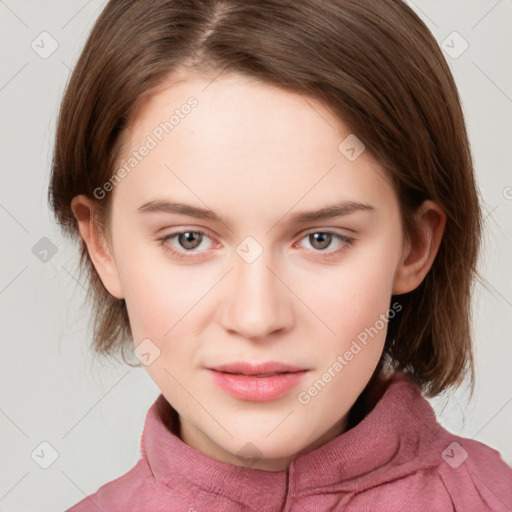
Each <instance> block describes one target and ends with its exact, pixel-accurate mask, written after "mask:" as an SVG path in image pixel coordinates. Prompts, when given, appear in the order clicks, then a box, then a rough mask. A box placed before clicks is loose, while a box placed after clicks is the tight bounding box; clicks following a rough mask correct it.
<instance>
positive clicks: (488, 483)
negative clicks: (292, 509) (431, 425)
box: [437, 434, 512, 512]
mask: <svg viewBox="0 0 512 512" xmlns="http://www.w3.org/2000/svg"><path fill="white" fill-rule="evenodd" d="M446 437H447V440H448V441H450V443H449V444H447V446H446V448H445V449H444V450H443V451H442V452H441V458H442V462H440V464H439V466H438V470H437V472H438V478H439V479H440V480H441V481H442V483H443V486H444V487H445V488H446V492H447V494H448V495H449V496H450V498H451V500H452V502H453V504H454V509H455V510H474V511H475V512H477V511H480V510H493V511H494V510H496V511H510V510H512V468H510V467H509V466H508V465H507V464H506V463H505V461H504V460H503V459H502V457H501V456H500V453H499V452H498V451H497V450H495V449H493V448H491V447H490V446H487V445H485V444H483V443H481V442H479V441H475V440H474V439H468V438H463V437H459V436H455V435H453V434H449V435H448V436H446Z"/></svg>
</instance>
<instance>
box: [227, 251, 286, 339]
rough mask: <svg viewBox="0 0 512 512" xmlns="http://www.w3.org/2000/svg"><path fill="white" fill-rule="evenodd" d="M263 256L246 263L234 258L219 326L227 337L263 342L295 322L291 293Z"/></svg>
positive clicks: (236, 256) (264, 254)
mask: <svg viewBox="0 0 512 512" xmlns="http://www.w3.org/2000/svg"><path fill="white" fill-rule="evenodd" d="M265 256H266V253H265V251H264V252H263V254H262V255H260V257H259V258H258V259H257V260H256V261H253V262H252V263H247V262H246V261H244V260H243V259H242V258H240V257H239V256H238V255H236V254H235V255H234V266H235V268H234V269H233V271H232V272H230V277H229V278H228V279H229V280H230V281H229V282H230V287H229V290H228V292H227V294H226V299H225V301H224V302H223V304H222V306H221V311H220V323H221V325H222V327H223V328H224V329H225V330H226V331H227V332H229V333H230V334H238V335H239V336H243V337H244V338H246V339H251V340H259V341H262V340H266V339H268V338H269V337H270V335H271V334H275V333H277V332H285V331H286V330H288V329H289V328H290V327H291V326H292V324H293V322H294V311H293V304H292V298H293V293H292V292H291V291H290V289H289V288H288V287H287V284H288V283H286V284H285V282H283V281H285V279H283V278H282V277H281V276H279V275H278V272H276V271H275V270H274V269H273V268H271V267H272V265H271V262H270V261H269V259H268V258H266V257H265Z"/></svg>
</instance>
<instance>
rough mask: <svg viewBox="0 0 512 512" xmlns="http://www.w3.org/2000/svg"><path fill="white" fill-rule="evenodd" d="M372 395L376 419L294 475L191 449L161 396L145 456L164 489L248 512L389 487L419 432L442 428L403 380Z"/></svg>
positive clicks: (296, 466)
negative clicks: (328, 492) (298, 499)
mask: <svg viewBox="0 0 512 512" xmlns="http://www.w3.org/2000/svg"><path fill="white" fill-rule="evenodd" d="M369 391H370V394H369V395H368V402H367V407H368V410H370V412H368V413H367V414H366V416H365V417H364V418H363V419H362V420H361V421H360V422H359V423H357V425H355V426H354V427H353V428H350V429H349V430H347V431H345V432H344V433H343V434H341V435H339V436H338V437H336V438H334V439H333V440H331V441H330V442H328V443H326V444H324V445H323V446H321V447H319V448H317V449H315V450H313V451H310V452H308V453H305V454H299V455H296V456H295V457H294V458H293V459H292V460H291V462H290V465H289V468H288V470H282V471H264V470H258V469H253V468H248V467H243V466H236V465H234V464H228V463H226V462H222V461H219V460H217V459H214V458H212V457H210V456H208V455H205V454H203V453H202V452H200V451H198V450H196V449H194V448H192V447H190V446H188V445H187V444H185V443H184V442H183V441H182V440H181V439H180V438H179V436H178V435H177V434H176V432H177V425H176V421H177V420H178V416H177V413H176V411H175V410H174V409H173V408H172V407H171V406H170V405H169V403H168V402H167V400H166V399H165V397H164V396H163V395H162V394H160V395H159V396H158V398H157V399H156V401H155V402H154V404H153V405H152V406H151V408H150V409H149V411H148V413H147V416H146V421H145V425H144V432H143V435H142V442H141V453H142V456H143V457H145V458H146V460H147V462H148V464H149V467H150V469H151V471H152V472H153V475H154V477H155V479H156V480H157V481H158V482H159V483H161V484H164V485H168V486H170V487H172V488H177V489H182V490H188V489H192V491H191V492H193V493H194V494H197V493H202V492H204V493H208V494H212V493H213V494H220V495H222V496H226V497H229V498H230V499H231V500H232V501H233V502H236V503H241V504H243V505H245V506H247V508H249V509H256V510H260V509H261V510H263V509H269V506H270V507H271V505H272V503H274V502H275V505H276V509H279V507H280V506H281V505H282V503H283V502H284V501H285V500H286V499H290V498H293V496H296V495H298V494H309V493H314V492H315V490H320V489H322V488H323V489H325V488H326V487H327V486H330V487H331V488H332V486H335V487H339V490H347V491H350V490H351V491H358V490H363V489H365V488H366V487H367V486H368V485H374V484H375V483H377V480H382V481H385V479H386V478H388V475H387V469H389V468H390V467H392V466H396V462H397V459H398V460H402V461H403V462H404V463H406V462H407V460H408V457H410V458H411V459H413V458H414V451H415V448H416V445H417V442H418V438H419V436H420V435H421V432H422V431H423V430H425V428H426V427H428V426H429V425H430V426H431V427H434V426H435V425H437V423H436V420H435V414H434V412H433V409H432V407H431V406H430V404H429V403H428V402H427V400H426V399H425V398H423V396H422V395H421V392H420V389H419V387H418V386H417V385H416V384H415V383H414V382H413V381H412V380H411V379H410V378H409V377H408V376H407V375H405V374H404V373H402V372H395V373H394V374H393V376H392V377H391V378H389V379H388V380H386V381H383V380H376V381H375V383H374V384H373V387H372V388H371V389H369ZM386 466H387V467H386ZM185 492H187V491H185Z"/></svg>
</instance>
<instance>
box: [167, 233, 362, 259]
mask: <svg viewBox="0 0 512 512" xmlns="http://www.w3.org/2000/svg"><path fill="white" fill-rule="evenodd" d="M185 233H196V234H200V235H203V236H205V237H208V238H210V237H209V236H208V234H207V233H205V232H204V231H201V230H199V229H198V230H192V229H186V230H183V231H174V232H173V233H169V234H168V235H165V236H164V237H161V238H158V239H157V241H158V242H159V244H158V245H159V246H161V247H163V249H164V251H165V252H169V253H171V254H172V255H173V257H175V258H176V259H178V260H182V259H186V258H195V257H196V256H193V254H194V252H193V251H178V250H176V249H174V248H173V247H172V246H171V245H169V244H168V243H167V242H168V240H171V239H173V238H174V237H175V236H177V235H183V234H185ZM317 233H321V234H323V235H326V234H327V235H333V236H334V237H335V238H337V239H338V240H339V241H341V242H343V245H342V246H341V248H339V249H337V250H334V251H330V252H325V253H324V252H323V251H321V250H318V249H317V250H308V252H313V253H317V254H318V255H320V256H321V257H322V258H325V259H330V258H335V257H336V256H339V255H340V254H341V253H343V252H344V251H345V250H347V249H348V246H351V245H352V244H353V243H354V238H352V237H349V236H345V235H341V234H340V233H336V232H334V231H310V232H309V233H306V234H305V235H304V236H303V237H302V238H301V239H300V240H303V239H304V238H306V237H308V236H310V235H314V234H317ZM300 240H299V242H300ZM299 242H295V244H294V246H295V245H296V244H298V243H299Z"/></svg>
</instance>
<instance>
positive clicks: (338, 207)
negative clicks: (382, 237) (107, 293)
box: [137, 199, 375, 229]
mask: <svg viewBox="0 0 512 512" xmlns="http://www.w3.org/2000/svg"><path fill="white" fill-rule="evenodd" d="M372 210H375V208H374V207H373V206H371V205H369V204H364V203H359V202H356V201H340V202H337V203H334V204H330V205H327V206H324V207H322V208H320V209H319V210H309V211H305V210H304V211H299V212H296V213H294V214H293V215H292V216H291V217H290V218H289V220H288V222H289V223H290V224H304V223H306V222H312V221H316V220H323V219H331V218H334V217H340V216H343V215H349V214H351V213H354V212H357V211H372ZM137 212H139V213H143V214H150V213H168V214H178V215H187V216H189V217H195V218H198V219H208V220H212V221H214V222H221V223H222V224H225V225H226V226H228V228H230V229H231V227H232V226H231V223H230V222H229V221H228V220H227V219H225V218H223V217H222V216H221V215H218V214H216V213H215V212H214V211H212V210H209V209H206V208H200V207H198V206H193V205H191V204H186V203H182V202H177V201H169V200H167V199H154V200H152V201H148V202H147V203H144V204H143V205H141V206H140V207H139V208H138V209H137ZM284 216H286V215H284Z"/></svg>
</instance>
